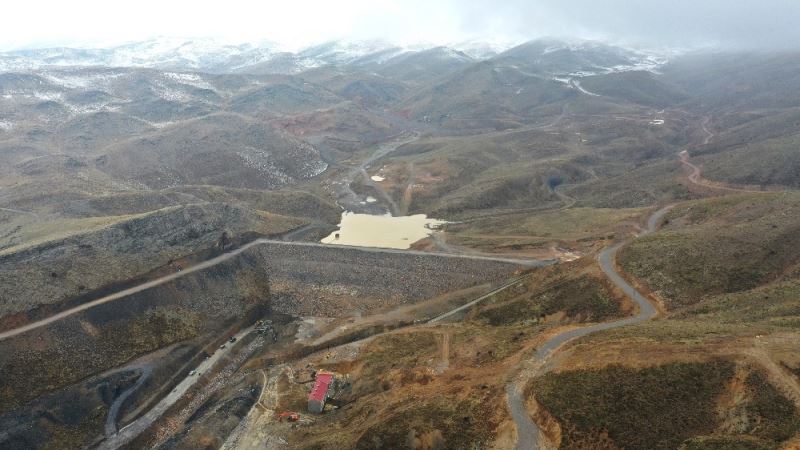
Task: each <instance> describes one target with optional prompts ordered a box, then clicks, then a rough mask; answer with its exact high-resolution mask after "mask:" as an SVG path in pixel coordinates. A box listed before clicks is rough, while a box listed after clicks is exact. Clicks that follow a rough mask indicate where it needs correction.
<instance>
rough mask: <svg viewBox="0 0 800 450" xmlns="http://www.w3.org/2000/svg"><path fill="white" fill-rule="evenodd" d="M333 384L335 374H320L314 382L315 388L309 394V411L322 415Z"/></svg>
mask: <svg viewBox="0 0 800 450" xmlns="http://www.w3.org/2000/svg"><path fill="white" fill-rule="evenodd" d="M332 382H333V374H332V373H328V372H319V373H317V377H316V378H315V381H314V387H313V388H312V389H311V393H310V394H308V410H309V411H311V412H314V413H321V412H322V410H323V409H324V408H325V401H326V400H328V390H329V389H330V387H331V383H332Z"/></svg>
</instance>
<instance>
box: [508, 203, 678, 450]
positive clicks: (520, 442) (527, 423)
mask: <svg viewBox="0 0 800 450" xmlns="http://www.w3.org/2000/svg"><path fill="white" fill-rule="evenodd" d="M670 208H672V206H667V207H665V208H661V209H659V210H658V211H656V212H655V213H653V215H652V216H650V218H649V219H648V221H647V230H646V231H645V232H644V233H642V234H641V235H640V236H642V235H645V234H649V233H652V232H654V231H655V230H656V228H658V225H659V223H660V222H661V220H662V219H663V218H664V215H665V214H666V213H667V211H669V210H670ZM624 244H625V243H624V242H623V243H619V244H615V245H612V246H610V247H606V248H605V249H604V250H603V251H602V252H600V255H599V256H598V260H599V262H600V267H601V269H602V270H603V272H605V274H606V275H607V276H608V278H609V280H611V282H612V283H614V284H615V285H616V286H617V287H619V288H620V289H622V291H623V292H625V294H626V295H627V296H629V297H630V298H631V299H633V301H635V302H636V304H637V305H638V306H639V312H638V313H637V314H636V315H635V316H632V317H628V318H625V319H622V320H618V321H615V322H605V323H598V324H596V325H591V326H588V327H583V328H575V329H572V330H568V331H565V332H563V333H559V334H557V335H555V336H553V337H552V338H550V339H549V340H548V341H547V342H545V343H544V344H542V346H541V347H539V348H538V349H537V351H536V354H535V355H534V357H533V361H534V362H537V363H540V364H541V363H543V362H544V361H545V360H546V359H547V358H548V357H549V356H550V355H551V354H552V353H553V352H555V351H556V350H557V349H558V348H559V347H561V346H562V345H564V344H565V343H567V342H569V341H571V340H572V339H576V338H579V337H582V336H586V335H589V334H592V333H596V332H598V331H603V330H610V329H612V328H619V327H624V326H626V325H633V324H636V323H640V322H644V321H646V320H649V319H652V318H653V317H655V316H656V315H657V314H658V311H657V310H656V308H655V307H654V306H653V305H652V304H651V303H650V301H648V300H647V298H645V296H644V295H642V294H641V293H640V292H639V291H637V290H636V289H635V288H634V287H633V286H631V285H630V284H629V283H628V282H627V281H625V279H624V278H623V277H622V275H620V274H619V273H618V272H617V271H616V268H615V267H614V260H615V257H616V254H617V251H618V250H619V249H620V248H621V247H622V246H623V245H624ZM522 384H523V383H521V382H519V381H512V382H511V383H509V384H508V385H507V386H506V394H507V398H506V399H507V402H508V408H509V410H510V411H511V418H512V419H513V420H514V423H515V424H516V427H517V444H516V446H515V447H514V448H515V449H517V450H539V448H540V447H539V427H538V426H536V423H535V422H534V421H533V420H531V418H530V416H529V415H528V411H527V409H526V408H525V400H524V399H523V398H522V394H521V389H522Z"/></svg>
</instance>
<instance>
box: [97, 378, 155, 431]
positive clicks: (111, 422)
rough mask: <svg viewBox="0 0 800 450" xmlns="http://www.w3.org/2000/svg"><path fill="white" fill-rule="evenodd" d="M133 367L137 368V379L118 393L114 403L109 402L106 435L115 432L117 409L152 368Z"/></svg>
mask: <svg viewBox="0 0 800 450" xmlns="http://www.w3.org/2000/svg"><path fill="white" fill-rule="evenodd" d="M135 369H138V370H139V379H137V380H136V383H134V384H133V386H131V387H129V388H128V389H127V390H126V391H125V392H123V393H122V394H120V396H119V397H117V398H116V399H115V400H114V403H112V404H111V407H110V408H109V409H108V415H107V416H106V437H108V436H111V435H113V434H115V433H116V432H117V416H118V415H119V410H120V408H122V405H123V404H124V403H125V400H127V399H128V397H130V396H131V395H132V394H133V393H134V392H136V391H137V390H138V389H139V388H140V387H142V385H143V384H144V382H145V381H147V379H148V378H150V375H151V374H152V373H153V368H152V367H150V365H147V364H145V365H143V366H140V367H136V368H135Z"/></svg>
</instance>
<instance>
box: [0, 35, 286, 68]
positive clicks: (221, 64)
mask: <svg viewBox="0 0 800 450" xmlns="http://www.w3.org/2000/svg"><path fill="white" fill-rule="evenodd" d="M279 52H280V47H279V46H278V45H277V44H274V43H271V42H262V43H256V44H252V43H245V44H227V43H223V42H220V41H216V40H214V39H209V38H201V39H179V38H158V39H150V40H146V41H140V42H132V43H128V44H123V45H118V46H114V47H109V48H96V49H82V48H69V47H57V48H45V49H32V50H17V51H11V52H3V53H0V70H2V71H10V70H21V69H39V68H43V67H67V66H84V67H90V66H103V67H148V68H157V69H167V70H192V71H201V72H226V71H229V70H231V69H235V68H236V67H237V66H240V67H243V66H247V65H252V64H257V63H259V62H262V61H264V60H268V59H270V58H272V57H274V56H275V55H276V54H278V53H279Z"/></svg>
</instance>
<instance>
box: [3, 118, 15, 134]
mask: <svg viewBox="0 0 800 450" xmlns="http://www.w3.org/2000/svg"><path fill="white" fill-rule="evenodd" d="M12 129H14V124H13V123H11V122H7V121H5V120H0V130H3V131H11V130H12Z"/></svg>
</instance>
